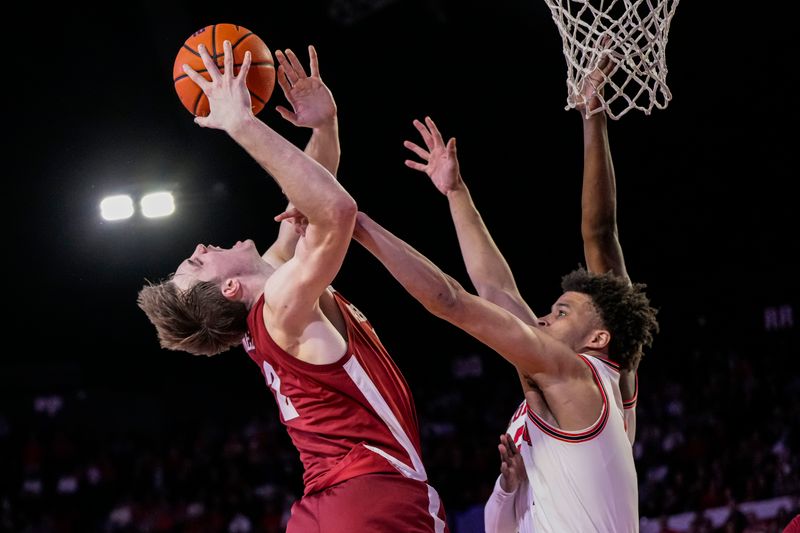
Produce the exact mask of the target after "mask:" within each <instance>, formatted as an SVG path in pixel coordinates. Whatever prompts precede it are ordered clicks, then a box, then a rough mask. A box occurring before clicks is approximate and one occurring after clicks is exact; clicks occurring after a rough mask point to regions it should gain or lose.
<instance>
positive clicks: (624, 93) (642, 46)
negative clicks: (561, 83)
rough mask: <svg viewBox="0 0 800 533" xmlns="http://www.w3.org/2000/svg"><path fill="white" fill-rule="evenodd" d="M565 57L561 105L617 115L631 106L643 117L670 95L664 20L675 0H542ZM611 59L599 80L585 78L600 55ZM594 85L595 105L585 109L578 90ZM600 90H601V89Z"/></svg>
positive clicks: (671, 12)
mask: <svg viewBox="0 0 800 533" xmlns="http://www.w3.org/2000/svg"><path fill="white" fill-rule="evenodd" d="M545 2H546V3H547V5H548V7H549V8H550V13H551V14H552V16H553V20H554V21H555V23H556V26H558V31H559V33H560V34H561V39H562V41H563V45H564V46H563V50H564V57H565V58H566V60H567V106H566V107H565V109H573V108H575V107H579V108H581V109H583V111H584V113H585V114H586V116H587V117H588V116H590V115H594V114H595V113H600V112H602V111H605V112H606V113H607V114H608V116H609V117H611V118H612V119H615V120H616V119H619V118H620V117H621V116H622V115H624V114H625V113H627V112H628V111H630V110H631V109H638V110H639V111H643V112H644V114H645V115H649V114H650V112H651V111H652V110H653V106H655V107H657V108H659V109H664V108H666V107H667V104H668V103H669V101H670V100H671V99H672V93H670V90H669V88H668V87H667V81H666V79H667V59H666V46H667V34H668V33H669V24H670V21H671V20H672V16H673V15H674V14H675V8H676V7H677V6H678V2H679V0H545ZM605 57H609V58H610V59H611V61H612V63H613V65H612V66H611V69H610V71H609V72H608V73H607V74H603V75H602V77H603V80H602V81H601V82H600V83H599V84H595V83H594V82H593V81H592V80H590V79H589V75H590V74H592V73H593V72H594V71H595V70H596V69H597V66H598V64H599V63H600V62H601V61H602V60H603V58H605ZM585 83H592V84H593V85H595V90H596V92H597V98H598V100H599V102H600V104H601V105H599V106H597V107H593V108H592V109H589V107H590V106H588V105H586V104H587V103H588V102H587V101H586V100H587V97H586V95H585V93H586V92H585V91H583V90H582V89H583V87H584V84H585ZM600 89H604V90H603V91H601V90H600Z"/></svg>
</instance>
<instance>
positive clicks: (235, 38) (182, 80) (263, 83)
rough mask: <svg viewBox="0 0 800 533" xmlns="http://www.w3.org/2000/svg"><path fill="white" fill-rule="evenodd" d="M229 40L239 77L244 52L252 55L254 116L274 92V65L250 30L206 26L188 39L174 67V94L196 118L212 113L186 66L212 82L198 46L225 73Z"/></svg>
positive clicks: (249, 79)
mask: <svg viewBox="0 0 800 533" xmlns="http://www.w3.org/2000/svg"><path fill="white" fill-rule="evenodd" d="M226 40H227V41H230V42H231V48H232V49H233V63H234V74H238V73H239V69H240V68H241V66H242V62H243V61H244V55H245V52H247V51H248V50H249V51H250V53H251V55H252V62H251V64H250V71H249V72H248V74H247V88H248V89H249V90H250V100H251V102H252V105H253V113H258V112H259V111H261V110H262V109H263V108H264V105H265V104H266V103H267V101H268V100H269V97H270V96H271V95H272V90H273V89H274V88H275V61H274V60H273V59H272V52H270V50H269V48H267V45H266V44H264V41H262V40H261V39H260V38H259V37H258V36H257V35H256V34H254V33H253V32H251V31H250V30H248V29H247V28H243V27H242V26H237V25H235V24H213V25H211V26H206V27H205V28H202V29H200V30H197V31H196V32H194V33H193V34H192V35H191V36H190V37H189V38H188V39H186V42H185V43H183V46H181V48H180V50H178V55H177V56H176V57H175V64H174V65H173V67H172V79H173V81H174V83H175V92H177V93H178V98H179V99H180V101H181V103H182V104H183V107H185V108H186V109H188V110H189V112H190V113H192V114H193V115H195V116H200V117H205V116H207V115H208V113H209V112H210V108H209V105H208V99H207V98H206V95H205V94H203V91H202V90H201V89H200V87H199V86H198V85H197V84H196V83H195V82H193V81H192V80H191V78H189V76H187V75H186V73H185V72H184V71H183V65H189V66H190V67H192V68H193V69H194V70H195V71H197V72H198V73H199V74H201V75H202V76H203V77H205V78H206V79H207V80H211V76H210V75H209V74H208V72H206V67H205V65H203V59H202V58H201V57H200V52H198V51H197V46H198V45H200V44H202V45H205V47H206V50H208V53H209V55H211V57H212V58H213V59H214V61H215V62H216V64H217V67H219V70H220V72H224V71H225V68H224V65H223V62H224V57H225V54H224V52H223V47H222V43H224V42H225V41H226Z"/></svg>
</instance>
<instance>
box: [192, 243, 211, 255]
mask: <svg viewBox="0 0 800 533" xmlns="http://www.w3.org/2000/svg"><path fill="white" fill-rule="evenodd" d="M206 252H208V248H206V245H205V244H198V245H197V248H195V249H194V254H193V255H201V254H204V253H206Z"/></svg>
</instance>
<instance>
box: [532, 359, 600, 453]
mask: <svg viewBox="0 0 800 533" xmlns="http://www.w3.org/2000/svg"><path fill="white" fill-rule="evenodd" d="M577 355H578V357H580V358H581V359H583V361H584V362H585V363H586V364H587V365H589V368H590V369H591V370H592V376H593V377H594V381H595V383H597V387H598V388H599V389H600V395H601V396H602V397H603V408H602V410H601V411H600V417H599V418H598V419H597V421H596V422H595V423H594V424H592V425H591V426H590V427H588V428H587V429H585V430H583V431H577V432H572V431H564V430H562V429H559V428H556V427H553V426H551V425H550V424H548V423H547V422H545V421H544V420H543V419H542V418H541V417H539V415H537V414H536V413H534V412H533V409H531V408H530V406H528V418H530V420H531V421H532V422H533V423H534V424H536V427H538V428H539V429H540V430H541V431H542V433H544V434H545V435H549V436H550V437H553V438H554V439H558V440H561V441H564V442H572V443H578V442H586V441H589V440H592V439H593V438H595V437H596V436H598V435H599V434H600V433H601V432H602V431H603V428H604V427H606V422H607V421H608V398H607V397H606V390H605V388H604V387H603V382H602V381H601V380H600V376H598V375H597V370H596V369H595V368H594V365H592V363H590V362H589V360H588V359H587V358H586V356H584V355H583V354H577ZM601 360H602V359H601Z"/></svg>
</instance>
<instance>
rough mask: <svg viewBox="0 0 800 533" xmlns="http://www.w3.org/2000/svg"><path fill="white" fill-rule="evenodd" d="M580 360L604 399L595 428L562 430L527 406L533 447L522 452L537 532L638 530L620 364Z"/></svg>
mask: <svg viewBox="0 0 800 533" xmlns="http://www.w3.org/2000/svg"><path fill="white" fill-rule="evenodd" d="M578 357H581V358H582V359H583V360H584V361H585V362H586V364H587V365H589V367H590V368H591V370H592V374H593V375H594V379H595V381H596V383H597V384H598V386H599V388H600V393H601V395H602V397H603V408H602V410H601V413H600V416H599V417H598V419H597V420H596V421H595V423H594V424H592V425H591V426H589V427H588V428H586V429H584V430H582V431H563V430H561V429H558V428H555V427H553V426H551V425H550V424H548V423H547V422H545V421H544V420H543V419H541V418H540V417H539V416H537V415H536V414H535V413H534V412H533V410H532V409H530V408H529V407H527V406H526V410H527V420H526V424H525V425H526V427H527V431H526V432H527V434H528V436H529V438H530V445H529V446H526V447H522V448H520V451H521V452H522V453H525V455H523V460H524V462H525V469H526V471H527V473H528V481H529V483H530V484H531V492H532V494H533V507H532V508H533V513H532V523H533V531H536V532H537V533H544V532H557V533H569V532H576V533H583V532H586V531H592V532H608V533H627V532H638V531H639V510H638V509H639V494H638V487H637V480H636V468H635V466H634V462H633V451H632V448H631V442H630V440H629V437H628V434H627V433H626V423H625V413H624V408H623V401H622V396H621V394H620V390H619V370H618V366H617V365H616V364H615V363H613V362H610V361H606V360H604V359H600V358H597V357H593V356H591V355H583V354H579V355H578ZM629 412H633V411H632V410H631V411H629Z"/></svg>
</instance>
